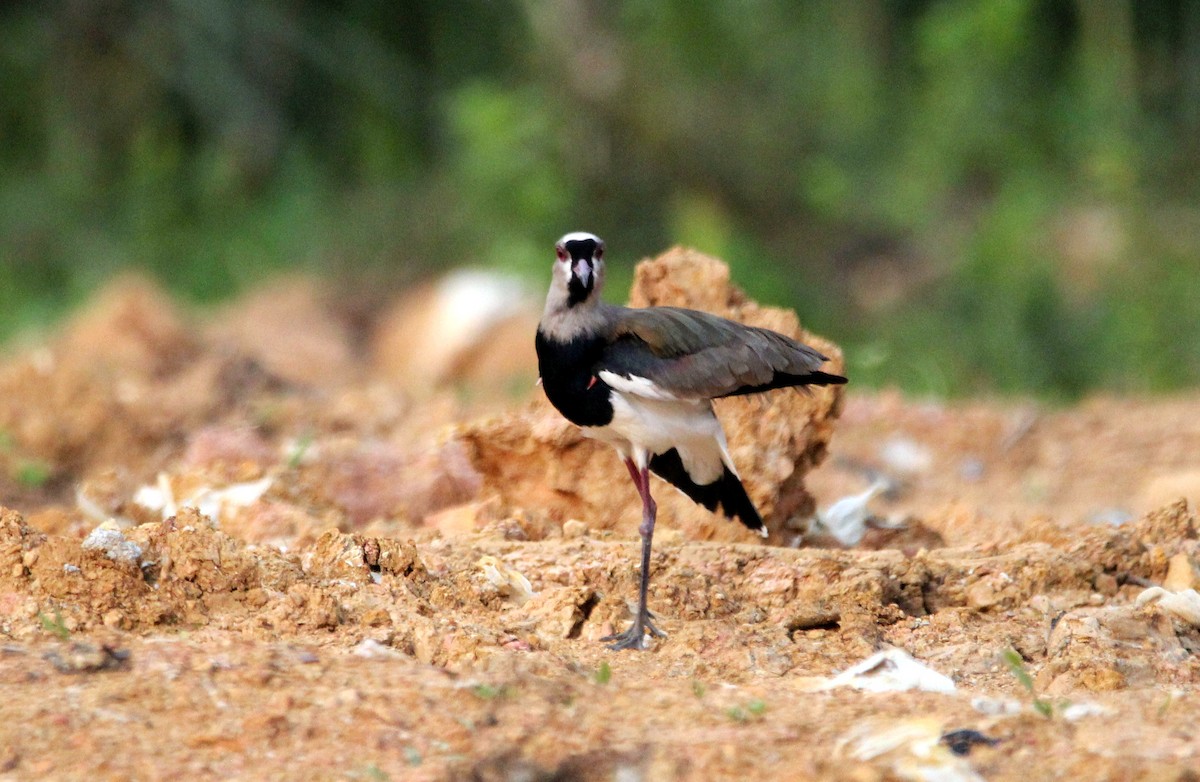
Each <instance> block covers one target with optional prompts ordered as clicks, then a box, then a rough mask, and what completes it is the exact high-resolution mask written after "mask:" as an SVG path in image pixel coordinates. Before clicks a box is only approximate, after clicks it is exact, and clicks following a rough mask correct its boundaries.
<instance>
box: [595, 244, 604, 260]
mask: <svg viewBox="0 0 1200 782" xmlns="http://www.w3.org/2000/svg"><path fill="white" fill-rule="evenodd" d="M603 257H604V245H600V246H599V247H597V248H596V260H597V261H598V260H600V259H601V258H603Z"/></svg>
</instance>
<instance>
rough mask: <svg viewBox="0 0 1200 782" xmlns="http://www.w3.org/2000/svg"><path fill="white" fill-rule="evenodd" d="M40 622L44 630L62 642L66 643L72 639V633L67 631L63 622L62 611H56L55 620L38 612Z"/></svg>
mask: <svg viewBox="0 0 1200 782" xmlns="http://www.w3.org/2000/svg"><path fill="white" fill-rule="evenodd" d="M38 621H40V622H41V623H42V629H43V630H45V631H46V632H48V633H50V634H52V635H54V636H56V637H57V638H58V640H60V641H66V640H67V639H69V638H70V637H71V631H70V630H68V629H67V626H66V624H65V623H64V622H63V617H62V611H59V610H58V609H57V608H56V609H54V618H50V617H49V616H47V615H46V614H44V613H42V612H40V611H39V612H38Z"/></svg>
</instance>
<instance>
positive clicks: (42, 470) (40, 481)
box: [13, 459, 53, 489]
mask: <svg viewBox="0 0 1200 782" xmlns="http://www.w3.org/2000/svg"><path fill="white" fill-rule="evenodd" d="M15 472H16V474H15V475H14V476H13V477H14V478H16V479H17V483H19V484H21V485H22V486H27V487H29V488H31V489H36V488H38V487H40V486H45V485H46V482H47V481H49V480H50V476H51V475H52V474H53V470H51V469H50V465H48V464H46V463H45V462H43V461H40V460H38V459H26V460H25V461H22V462H21V463H20V464H18V465H17V467H16V471H15Z"/></svg>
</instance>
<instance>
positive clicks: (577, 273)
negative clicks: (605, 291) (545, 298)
mask: <svg viewBox="0 0 1200 782" xmlns="http://www.w3.org/2000/svg"><path fill="white" fill-rule="evenodd" d="M554 254H555V256H556V259H555V261H554V279H553V283H552V284H551V293H552V294H553V293H555V292H558V293H559V295H564V294H565V298H566V301H565V304H566V306H568V307H575V306H576V305H579V304H582V303H584V302H586V301H590V300H592V299H593V298H599V296H598V294H599V293H600V289H601V288H603V287H604V242H603V240H601V239H600V237H599V236H596V235H595V234H590V233H586V232H584V231H575V232H574V233H569V234H567V235H566V236H564V237H563V238H561V239H559V240H558V243H557V244H555V245H554Z"/></svg>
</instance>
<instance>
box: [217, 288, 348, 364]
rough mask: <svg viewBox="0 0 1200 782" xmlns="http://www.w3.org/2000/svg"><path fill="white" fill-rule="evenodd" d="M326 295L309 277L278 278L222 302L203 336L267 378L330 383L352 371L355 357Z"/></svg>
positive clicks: (344, 330)
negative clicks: (231, 301)
mask: <svg viewBox="0 0 1200 782" xmlns="http://www.w3.org/2000/svg"><path fill="white" fill-rule="evenodd" d="M330 299H331V297H330V295H329V294H328V292H327V291H326V290H325V289H324V288H323V286H322V285H321V284H320V283H318V282H317V281H315V280H312V279H309V278H306V277H295V278H291V279H284V280H279V281H276V282H275V283H273V284H271V285H269V286H265V287H263V288H262V289H260V290H258V291H256V292H253V293H251V294H250V295H249V296H246V297H245V298H243V299H240V300H238V301H237V302H235V303H234V304H231V305H229V306H228V307H226V308H225V310H224V311H223V313H222V317H219V318H216V319H214V320H213V321H211V322H210V323H209V325H208V328H207V336H208V338H209V341H210V342H211V343H212V344H215V345H217V346H220V347H221V348H223V349H225V350H227V351H229V352H231V353H233V354H234V355H237V356H240V357H243V358H245V359H248V360H250V361H251V362H252V365H253V366H256V367H259V368H261V370H262V371H265V372H266V374H267V375H268V376H270V377H271V378H274V379H277V380H282V381H284V382H287V383H292V384H295V385H299V386H307V387H312V388H327V387H330V386H336V385H339V384H340V383H343V382H345V381H347V380H349V379H352V378H354V377H355V371H356V363H355V359H354V349H353V337H352V335H351V332H350V328H349V326H348V325H347V324H346V323H344V322H343V320H342V319H340V318H339V317H338V315H337V313H336V312H335V310H334V305H333V303H332V302H331V300H330Z"/></svg>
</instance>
